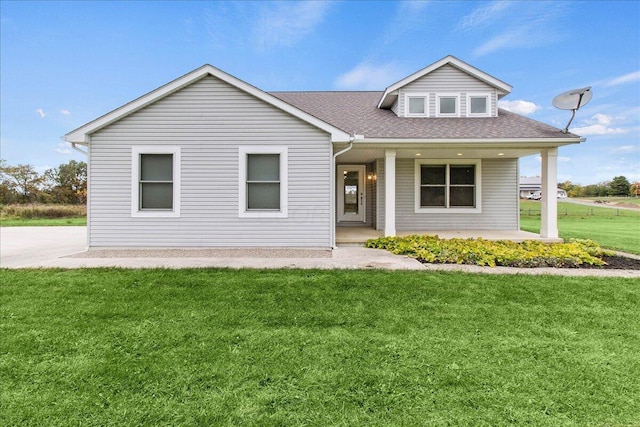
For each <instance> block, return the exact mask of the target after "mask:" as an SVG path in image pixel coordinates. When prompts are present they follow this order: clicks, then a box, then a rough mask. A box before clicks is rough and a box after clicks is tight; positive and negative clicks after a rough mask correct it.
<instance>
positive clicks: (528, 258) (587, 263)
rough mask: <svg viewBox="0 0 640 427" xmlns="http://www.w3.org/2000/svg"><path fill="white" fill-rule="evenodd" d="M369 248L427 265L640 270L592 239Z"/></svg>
mask: <svg viewBox="0 0 640 427" xmlns="http://www.w3.org/2000/svg"><path fill="white" fill-rule="evenodd" d="M366 246H367V247H368V248H376V249H385V250H388V251H389V252H392V253H394V254H397V255H406V256H410V257H413V258H416V259H417V260H418V261H420V262H422V263H425V264H466V265H478V266H489V267H497V266H502V267H519V268H535V267H553V268H600V269H618V270H640V260H639V259H634V258H630V257H623V256H619V255H617V254H616V253H615V252H613V251H609V250H606V249H604V248H602V247H601V246H600V245H598V244H597V243H595V242H593V241H591V240H571V241H570V242H568V243H554V244H546V243H542V242H538V241H533V240H529V241H524V242H521V243H516V242H511V241H503V240H501V241H489V240H483V239H446V240H445V239H440V238H439V237H438V236H426V235H412V236H404V237H381V238H378V239H371V240H368V241H367V244H366Z"/></svg>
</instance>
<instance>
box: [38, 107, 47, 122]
mask: <svg viewBox="0 0 640 427" xmlns="http://www.w3.org/2000/svg"><path fill="white" fill-rule="evenodd" d="M36 113H38V114H39V115H40V118H42V119H43V118H44V117H45V116H46V114H45V113H44V110H43V109H42V108H38V109H37V110H36Z"/></svg>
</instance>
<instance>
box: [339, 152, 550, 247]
mask: <svg viewBox="0 0 640 427" xmlns="http://www.w3.org/2000/svg"><path fill="white" fill-rule="evenodd" d="M557 145H561V144H558V143H557V142H553V143H548V142H546V141H528V142H527V143H523V142H519V143H516V142H513V141H500V142H491V143H487V142H483V143H479V142H474V143H469V142H468V141H464V142H462V141H460V142H457V143H452V142H446V143H429V144H420V143H415V142H414V143H399V142H385V143H364V142H355V143H352V144H350V145H349V146H346V147H334V150H335V151H334V155H335V162H336V166H337V167H336V169H337V170H336V172H338V173H337V174H336V175H338V177H337V179H336V181H335V182H336V184H337V186H336V194H337V197H336V199H337V200H336V204H335V205H334V206H335V207H336V211H335V213H336V223H335V244H342V245H345V244H362V243H364V242H365V241H366V240H368V239H371V238H376V237H380V236H405V235H411V234H428V235H438V236H439V237H441V238H446V239H448V238H463V239H468V238H483V239H486V240H511V241H516V242H520V241H524V240H538V241H543V242H559V241H561V239H559V236H558V228H557V199H556V192H555V191H548V190H549V189H555V188H556V184H557V156H558V148H557ZM532 154H538V155H539V156H540V158H541V181H542V189H543V193H542V194H543V197H542V200H541V207H542V221H541V228H540V233H539V234H535V233H529V232H525V231H521V230H519V226H520V223H519V197H518V196H519V193H518V191H519V190H518V182H519V171H518V159H519V158H521V157H524V156H528V155H532ZM432 163H433V164H438V165H439V164H440V163H442V164H447V165H448V164H450V165H472V166H471V167H469V168H468V169H471V171H472V173H473V171H475V176H474V178H472V180H471V185H470V186H468V187H470V188H472V190H470V191H469V193H468V194H469V195H470V196H469V203H468V204H467V205H464V207H463V208H456V207H454V205H453V203H452V206H449V205H448V203H449V194H447V202H446V203H447V206H442V205H441V207H439V208H435V209H434V208H432V207H431V206H427V207H425V206H423V205H422V201H421V190H422V188H421V185H422V184H423V182H422V181H421V179H422V178H421V175H420V173H421V170H422V169H421V167H422V165H423V164H432ZM338 165H340V166H343V165H349V166H348V168H353V167H356V166H358V165H362V166H361V167H362V168H363V169H362V171H363V173H364V171H365V170H366V179H363V180H362V181H361V185H362V188H363V189H364V190H358V191H360V193H359V194H360V198H359V203H360V204H361V205H362V210H363V212H364V211H366V215H364V214H363V218H362V219H361V221H344V220H342V218H341V216H340V215H341V213H342V211H341V210H344V206H343V205H344V200H345V199H344V198H341V193H344V192H345V188H343V187H344V184H345V182H344V180H342V181H341V180H340V179H338V178H339V177H341V176H342V174H346V173H347V172H346V171H347V169H345V167H342V168H340V166H338ZM364 165H366V169H365V168H364ZM460 167H462V168H466V167H467V166H460ZM442 169H444V167H442ZM349 170H351V169H349ZM363 173H362V174H363ZM345 176H346V175H345ZM449 182H450V181H449V176H447V178H446V185H447V186H449ZM371 187H372V188H373V190H372V191H371V192H368V190H367V189H369V188H371ZM442 187H444V185H442ZM451 187H453V185H451ZM354 188H358V189H359V188H360V185H358V186H357V187H354ZM449 190H450V187H447V190H446V191H447V192H448V191H449ZM451 194H453V193H451ZM362 195H364V201H363V197H362ZM451 197H453V196H451ZM371 198H373V202H367V200H370V199H371ZM354 200H355V199H354ZM354 203H355V202H354ZM445 208H446V209H445ZM358 212H360V211H358ZM356 222H359V223H358V224H356Z"/></svg>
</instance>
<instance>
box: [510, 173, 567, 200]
mask: <svg viewBox="0 0 640 427" xmlns="http://www.w3.org/2000/svg"><path fill="white" fill-rule="evenodd" d="M519 188H520V198H521V199H534V200H540V199H541V198H542V179H541V178H540V177H539V176H522V177H520V184H519ZM556 193H557V195H558V199H566V198H567V197H568V196H567V192H566V191H565V190H563V189H562V188H556Z"/></svg>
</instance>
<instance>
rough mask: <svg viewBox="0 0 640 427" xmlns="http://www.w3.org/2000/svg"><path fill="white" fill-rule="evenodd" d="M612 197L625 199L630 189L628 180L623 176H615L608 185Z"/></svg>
mask: <svg viewBox="0 0 640 427" xmlns="http://www.w3.org/2000/svg"><path fill="white" fill-rule="evenodd" d="M609 186H610V187H611V195H612V196H620V197H622V196H623V197H627V196H629V192H630V189H631V184H630V183H629V180H628V179H627V178H626V177H624V176H616V177H615V178H613V180H612V181H611V183H610V184H609Z"/></svg>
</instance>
